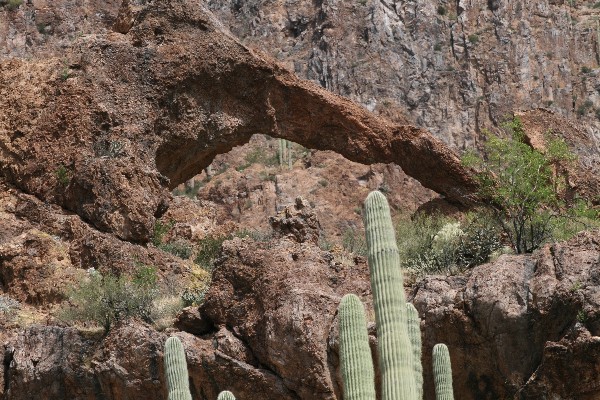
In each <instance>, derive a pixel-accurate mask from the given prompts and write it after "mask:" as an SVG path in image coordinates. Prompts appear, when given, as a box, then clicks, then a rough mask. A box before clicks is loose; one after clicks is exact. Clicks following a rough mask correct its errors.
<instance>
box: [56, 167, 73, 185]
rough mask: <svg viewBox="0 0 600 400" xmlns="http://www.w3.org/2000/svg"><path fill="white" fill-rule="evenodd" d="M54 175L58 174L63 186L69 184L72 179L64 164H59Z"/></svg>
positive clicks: (57, 177)
mask: <svg viewBox="0 0 600 400" xmlns="http://www.w3.org/2000/svg"><path fill="white" fill-rule="evenodd" d="M54 175H55V176H56V180H57V181H58V183H60V184H61V185H63V186H67V185H68V184H69V182H70V181H71V177H70V176H69V170H68V169H67V168H66V167H65V166H64V165H59V166H58V168H57V169H56V171H54Z"/></svg>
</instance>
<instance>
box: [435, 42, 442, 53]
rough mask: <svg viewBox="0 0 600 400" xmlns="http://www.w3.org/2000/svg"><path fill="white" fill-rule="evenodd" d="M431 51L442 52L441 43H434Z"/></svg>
mask: <svg viewBox="0 0 600 400" xmlns="http://www.w3.org/2000/svg"><path fill="white" fill-rule="evenodd" d="M433 50H434V51H441V50H442V44H441V43H439V42H438V43H436V44H435V45H433Z"/></svg>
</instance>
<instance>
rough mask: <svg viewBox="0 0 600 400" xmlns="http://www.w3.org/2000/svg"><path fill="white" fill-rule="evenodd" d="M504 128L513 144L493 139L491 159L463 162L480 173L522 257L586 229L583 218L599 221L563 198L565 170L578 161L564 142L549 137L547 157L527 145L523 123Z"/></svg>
mask: <svg viewBox="0 0 600 400" xmlns="http://www.w3.org/2000/svg"><path fill="white" fill-rule="evenodd" d="M504 128H505V129H506V131H507V133H509V134H510V136H511V139H502V138H499V137H496V136H494V135H492V134H490V133H488V142H487V143H486V146H485V156H484V157H480V156H478V155H476V154H474V153H468V154H466V155H465V156H464V157H463V162H464V163H465V164H466V165H468V166H472V167H474V168H475V169H476V170H477V174H476V177H477V179H478V180H479V184H480V187H481V190H480V194H481V196H482V197H484V198H486V199H489V200H490V202H491V206H490V207H489V210H490V212H491V215H492V218H493V220H494V221H495V223H496V226H497V227H498V228H499V229H500V230H501V231H502V233H503V235H504V236H505V237H506V240H507V241H508V242H509V243H510V245H511V247H512V248H513V250H514V251H515V252H516V253H519V254H520V253H531V252H532V251H534V250H536V249H538V248H539V247H540V246H541V245H542V244H543V243H545V242H547V241H549V240H552V239H554V238H556V237H557V234H558V233H559V232H565V231H566V230H567V228H568V227H569V225H572V224H581V223H584V222H583V220H582V219H581V217H585V218H589V217H590V216H591V217H592V219H596V218H597V213H595V212H593V211H590V210H589V209H588V208H587V205H586V202H585V201H583V200H581V206H580V207H578V208H574V209H573V208H572V207H571V209H572V211H571V210H570V207H567V204H566V203H565V201H564V199H563V198H562V196H561V195H562V192H563V191H564V189H565V187H566V185H567V182H566V179H567V178H566V173H565V171H566V170H565V166H566V165H568V164H569V163H571V162H573V160H574V156H573V154H571V152H570V151H569V148H568V146H567V145H566V143H565V142H564V141H563V140H559V139H552V138H550V137H549V136H548V137H547V140H546V141H547V145H546V147H547V148H546V152H545V153H541V152H539V151H537V150H535V149H533V148H532V147H531V146H530V145H528V144H527V143H526V141H525V132H524V130H523V124H522V123H521V121H520V119H519V118H518V117H515V118H513V119H512V120H510V121H507V123H505V124H504ZM570 230H571V231H572V230H574V229H573V228H570ZM561 235H562V234H561ZM562 238H564V237H561V239H562Z"/></svg>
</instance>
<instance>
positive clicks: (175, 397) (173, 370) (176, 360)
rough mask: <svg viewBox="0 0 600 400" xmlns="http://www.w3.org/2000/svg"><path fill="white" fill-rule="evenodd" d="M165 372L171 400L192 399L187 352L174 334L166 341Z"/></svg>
mask: <svg viewBox="0 0 600 400" xmlns="http://www.w3.org/2000/svg"><path fill="white" fill-rule="evenodd" d="M165 374H166V375H167V388H168V390H169V400H192V395H191V394H190V382H189V378H188V371H187V363H186V361H185V352H184V351H183V345H182V344H181V341H180V340H179V339H178V338H176V337H174V336H172V337H170V338H168V339H167V341H166V342H165Z"/></svg>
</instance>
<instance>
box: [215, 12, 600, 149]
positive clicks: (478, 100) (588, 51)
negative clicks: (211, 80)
mask: <svg viewBox="0 0 600 400" xmlns="http://www.w3.org/2000/svg"><path fill="white" fill-rule="evenodd" d="M207 3H208V5H209V7H210V9H211V10H212V11H213V12H214V13H215V14H216V15H217V16H218V17H219V18H220V19H221V20H222V21H223V22H224V24H226V25H227V27H228V28H229V29H230V30H231V31H232V32H233V33H234V34H235V35H236V36H238V37H239V38H240V39H241V40H242V41H243V43H245V44H246V45H248V46H251V47H253V48H257V49H260V50H262V51H265V52H267V53H269V54H270V55H272V56H273V57H274V58H276V59H278V60H279V61H280V62H282V63H284V65H286V66H288V68H290V69H291V70H293V71H294V72H295V73H296V74H297V75H299V76H301V77H305V78H307V79H310V80H313V81H315V82H318V83H319V84H320V85H321V86H323V87H324V88H327V89H328V90H330V91H332V92H334V93H339V94H342V95H343V96H346V97H348V98H351V99H353V100H355V101H357V102H359V103H360V104H363V105H364V106H365V107H367V108H368V109H369V110H372V111H375V112H378V113H382V114H384V115H388V116H390V117H391V118H395V119H398V120H402V119H403V118H406V119H408V120H409V121H411V122H412V123H415V124H417V125H418V126H422V127H424V128H427V129H428V130H429V131H431V132H432V133H433V134H434V135H436V136H437V137H439V138H440V139H442V140H443V141H444V142H446V143H448V144H450V145H451V146H452V147H454V148H459V149H464V148H468V147H474V146H477V145H478V144H479V142H480V141H481V137H480V133H481V130H482V129H483V128H493V127H495V126H497V125H498V124H499V123H500V122H501V121H502V120H503V119H505V117H506V115H507V114H511V113H512V112H513V111H515V110H529V109H534V108H538V107H545V108H547V109H549V110H551V111H554V112H556V113H557V114H559V115H561V116H564V117H567V118H569V119H572V120H577V121H582V122H584V123H585V133H586V135H587V136H589V137H590V138H592V139H593V145H594V147H595V149H596V151H598V149H599V146H600V144H599V143H600V111H599V110H600V91H599V90H600V78H599V72H600V69H599V62H600V25H599V24H600V22H599V18H598V17H599V14H600V5H599V4H598V3H597V2H596V1H594V0H591V1H587V0H576V1H563V0H542V1H531V0H525V1H518V2H509V1H501V0H472V1H463V0H460V1H446V0H440V1H424V2H418V1H395V0H355V1H354V0H353V1H338V0H322V1H313V2H306V1H302V2H298V1H287V0H275V1H272V0H269V1H266V0H250V1H234V2H229V1H222V0H209V1H208V2H207ZM548 128H551V127H548Z"/></svg>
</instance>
